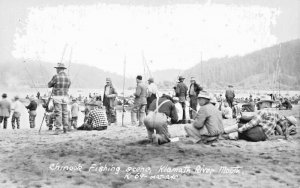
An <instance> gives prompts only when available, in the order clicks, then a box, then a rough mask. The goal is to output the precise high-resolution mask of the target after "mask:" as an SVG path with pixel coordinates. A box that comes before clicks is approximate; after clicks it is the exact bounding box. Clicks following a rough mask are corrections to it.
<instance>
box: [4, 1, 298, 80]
mask: <svg viewBox="0 0 300 188" xmlns="http://www.w3.org/2000/svg"><path fill="white" fill-rule="evenodd" d="M1 2H2V5H3V4H4V5H5V3H3V0H1ZM15 2H17V1H15ZM36 2H37V3H35V4H34V5H32V4H31V5H26V4H25V8H26V11H25V14H24V17H22V19H20V20H19V22H20V24H18V25H17V26H16V28H15V30H14V33H13V37H12V39H13V41H11V42H12V43H13V47H12V49H11V54H12V56H13V57H14V58H17V59H34V60H42V61H47V62H53V63H55V62H58V61H60V59H61V56H62V53H63V51H64V50H65V55H64V62H65V63H68V62H69V61H70V60H71V61H72V62H75V63H83V64H89V65H95V66H97V67H99V68H101V69H104V70H107V71H111V72H116V73H119V74H122V71H123V61H124V57H125V56H126V62H127V74H128V75H131V76H134V75H136V74H142V73H143V63H142V62H143V54H144V57H145V60H146V61H147V62H148V65H149V67H150V70H151V71H154V70H161V69H167V68H179V69H187V68H190V67H192V66H193V65H195V64H197V63H199V61H200V59H201V54H202V58H203V60H207V59H209V58H214V57H224V56H234V55H244V54H246V53H249V52H252V51H255V50H259V49H261V48H264V47H268V46H271V45H274V44H277V43H279V42H283V41H287V40H291V39H295V38H299V35H300V29H299V27H300V25H299V6H297V5H299V1H292V0H291V1H284V3H282V2H280V1H271V0H270V1H250V3H249V2H247V1H239V2H238V4H237V1H230V0H223V1H222V0H219V1H200V2H193V3H190V2H189V3H186V4H185V3H184V1H183V2H182V1H181V3H165V4H163V3H156V4H155V6H153V5H151V4H147V3H145V4H143V3H139V4H137V3H134V1H133V3H128V4H126V3H122V4H118V3H107V2H101V1H100V2H94V3H87V4H84V3H82V2H84V1H77V2H79V3H74V2H73V3H70V4H64V5H60V4H59V3H57V4H54V5H53V4H51V5H49V6H47V5H45V4H44V3H43V4H42V5H41V6H39V3H38V1H36ZM43 2H45V1H43ZM153 2H157V1H153ZM251 2H252V3H251ZM272 2H274V3H272ZM15 6H18V5H17V3H16V4H15ZM295 7H298V8H295ZM1 20H3V19H1ZM1 20H0V21H1ZM295 23H296V24H295ZM4 24H5V23H4Z"/></svg>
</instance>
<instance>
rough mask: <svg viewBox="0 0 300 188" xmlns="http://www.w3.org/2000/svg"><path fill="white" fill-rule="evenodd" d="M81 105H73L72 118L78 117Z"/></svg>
mask: <svg viewBox="0 0 300 188" xmlns="http://www.w3.org/2000/svg"><path fill="white" fill-rule="evenodd" d="M78 113H79V105H78V103H77V102H75V103H73V104H72V106H71V115H72V117H78Z"/></svg>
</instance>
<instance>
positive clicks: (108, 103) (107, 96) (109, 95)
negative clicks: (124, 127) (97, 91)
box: [103, 78, 118, 125]
mask: <svg viewBox="0 0 300 188" xmlns="http://www.w3.org/2000/svg"><path fill="white" fill-rule="evenodd" d="M117 95H118V93H117V91H116V89H115V88H114V86H113V84H112V82H111V79H110V78H106V85H105V86H104V94H103V105H104V106H105V108H106V116H107V121H108V124H109V125H110V124H111V123H116V122H117V112H116V109H115V106H116V97H117Z"/></svg>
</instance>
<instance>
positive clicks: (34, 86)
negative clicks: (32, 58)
mask: <svg viewBox="0 0 300 188" xmlns="http://www.w3.org/2000/svg"><path fill="white" fill-rule="evenodd" d="M23 62H24V65H25V71H26V72H27V74H28V76H29V78H30V80H31V82H32V84H33V85H32V86H33V88H34V89H35V90H36V91H37V92H38V90H37V89H36V85H35V83H34V81H33V78H32V77H31V75H30V73H29V71H28V69H27V66H26V61H25V60H24V61H23Z"/></svg>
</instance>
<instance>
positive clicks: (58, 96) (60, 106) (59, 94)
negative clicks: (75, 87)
mask: <svg viewBox="0 0 300 188" xmlns="http://www.w3.org/2000/svg"><path fill="white" fill-rule="evenodd" d="M54 68H56V72H57V74H56V75H54V76H53V77H52V79H51V81H50V82H49V83H48V87H49V88H53V89H52V98H53V104H54V112H55V116H56V119H55V126H56V130H55V131H56V134H58V133H59V132H60V130H61V126H63V132H64V133H66V132H67V129H68V124H69V122H68V106H67V105H68V104H67V103H68V100H69V97H68V92H69V88H70V85H71V80H70V78H69V77H68V75H67V74H66V73H65V72H64V70H65V69H66V67H65V65H64V64H63V63H58V64H57V66H56V67H54Z"/></svg>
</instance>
